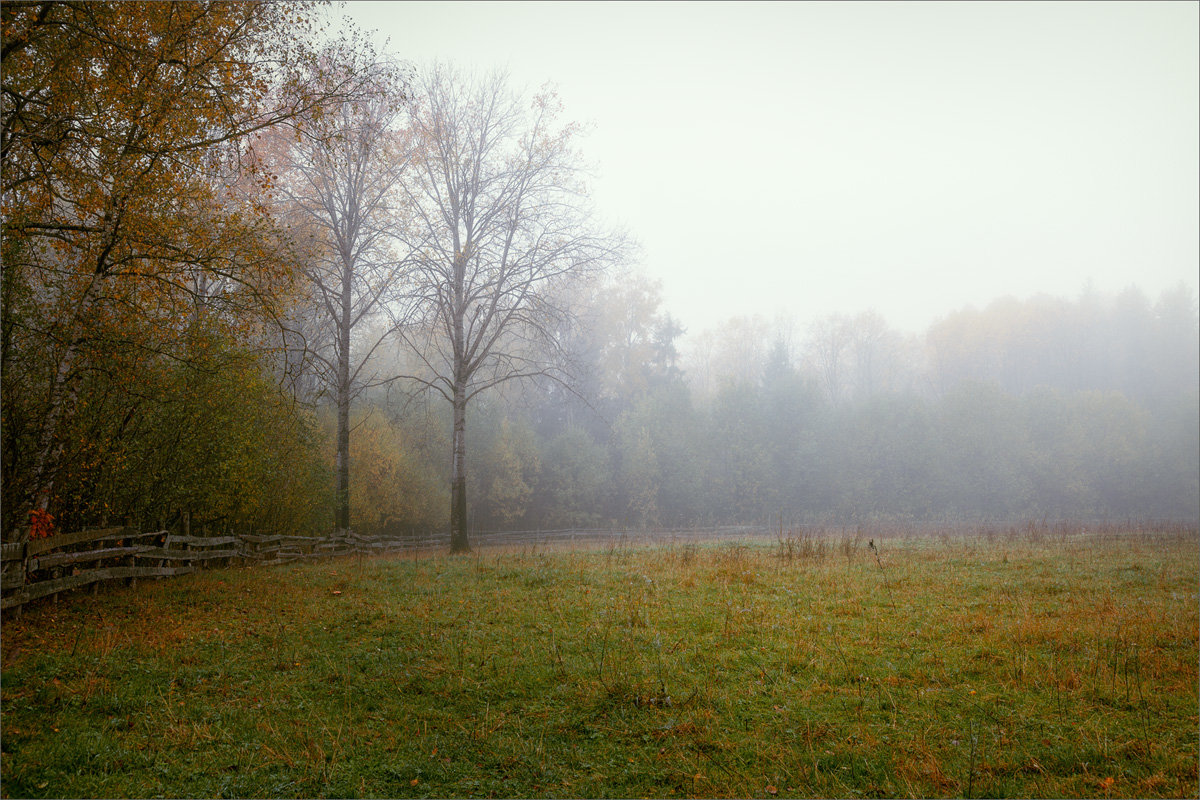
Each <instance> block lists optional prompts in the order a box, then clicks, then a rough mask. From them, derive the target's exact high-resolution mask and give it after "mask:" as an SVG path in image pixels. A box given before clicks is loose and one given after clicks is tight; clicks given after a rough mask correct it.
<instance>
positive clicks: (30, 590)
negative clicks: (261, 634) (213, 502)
mask: <svg viewBox="0 0 1200 800" xmlns="http://www.w3.org/2000/svg"><path fill="white" fill-rule="evenodd" d="M423 545H424V546H432V545H433V542H429V543H428V544H426V543H425V538H409V539H379V538H376V537H371V536H360V535H358V534H356V533H354V532H353V531H338V532H336V533H334V534H332V535H330V536H328V537H324V538H320V537H309V536H252V535H238V536H188V535H180V534H177V533H172V532H170V531H151V532H148V533H142V532H139V531H136V530H134V529H131V528H102V529H98V530H87V531H79V532H77V533H66V534H58V535H56V536H51V537H49V538H47V539H32V540H30V541H27V542H20V543H5V544H3V545H0V609H15V610H17V611H18V612H19V610H20V608H21V606H23V605H24V604H26V603H28V602H30V601H32V600H38V599H40V598H43V597H54V596H55V595H58V594H59V593H61V592H67V591H72V590H76V589H82V588H85V587H90V588H91V590H92V592H93V593H94V592H95V591H96V590H97V589H98V588H99V586H100V584H102V583H105V582H109V581H124V582H126V583H129V584H136V582H137V581H138V579H139V578H155V579H157V578H168V577H173V576H176V575H186V574H187V573H189V572H193V571H195V570H197V569H204V568H206V567H212V566H228V565H231V564H244V563H253V564H260V565H264V566H266V565H269V564H283V563H286V562H288V561H294V560H298V559H315V558H326V557H329V556H341V555H352V554H355V553H360V554H375V553H383V552H388V551H397V550H404V549H410V548H413V547H420V546H423Z"/></svg>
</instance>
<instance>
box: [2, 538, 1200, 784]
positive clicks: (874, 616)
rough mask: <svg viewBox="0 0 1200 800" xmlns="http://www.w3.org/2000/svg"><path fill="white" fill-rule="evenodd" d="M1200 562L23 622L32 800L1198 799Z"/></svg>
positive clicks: (60, 613)
mask: <svg viewBox="0 0 1200 800" xmlns="http://www.w3.org/2000/svg"><path fill="white" fill-rule="evenodd" d="M1198 567H1200V550H1198V546H1197V541H1196V539H1195V537H1194V536H1191V537H1180V536H1152V535H1151V536H1147V535H1144V534H1142V535H1136V536H1134V535H1131V536H1128V537H1121V536H1111V535H1108V536H1090V537H1089V536H1082V537H1064V538H1043V537H1038V536H1030V537H1020V538H993V539H990V540H989V539H983V538H976V539H944V540H931V539H914V540H886V541H884V542H882V546H881V549H880V552H879V554H878V557H877V556H876V554H875V553H873V552H872V551H871V550H869V549H868V548H867V546H866V543H865V542H863V541H862V540H859V541H850V540H845V539H843V540H828V541H827V540H813V539H801V540H791V541H789V542H787V543H782V544H776V545H770V546H766V545H762V544H759V545H739V544H721V545H676V546H671V547H661V548H653V549H639V548H631V547H623V548H610V549H606V550H593V551H587V552H570V553H568V552H563V553H553V552H552V553H539V552H525V553H500V552H485V553H481V554H476V555H473V556H469V557H462V558H453V559H452V558H449V557H440V556H435V557H427V558H421V559H418V560H411V559H410V560H405V559H394V560H384V559H379V560H365V561H360V560H355V559H348V560H345V561H340V562H332V563H322V564H308V565H296V566H289V567H281V568H275V569H271V570H251V569H231V570H221V571H213V572H207V573H201V574H197V575H194V576H188V577H185V578H181V579H177V580H173V581H162V582H159V583H151V584H146V585H142V586H138V587H137V588H136V589H133V590H114V591H111V592H109V593H107V594H102V595H101V596H100V597H98V598H86V597H76V598H67V599H64V600H63V601H62V602H61V603H60V605H58V606H50V605H43V606H41V607H39V608H33V609H31V610H30V611H28V612H27V613H26V614H25V615H24V616H23V617H22V618H20V619H18V620H10V619H5V620H4V625H3V676H2V688H0V700H2V711H3V716H2V726H3V729H2V734H3V738H2V743H3V752H2V756H3V758H2V761H0V764H2V771H0V789H2V791H3V794H4V795H5V796H35V797H39V796H155V795H166V796H241V797H260V796H271V797H293V796H306V797H318V796H332V797H354V796H388V797H406V796H522V797H541V796H546V797H563V796H571V797H579V796H582V797H602V796H607V797H629V796H641V795H644V796H651V797H655V796H669V797H678V796H691V795H699V796H738V797H770V796H775V795H778V796H839V797H841V796H879V797H893V796H964V795H973V796H990V797H999V796H1012V795H1024V796H1083V797H1129V796H1139V797H1143V796H1144V797H1149V796H1193V797H1194V796H1196V795H1197V792H1198V788H1200V787H1198V779H1197V760H1198V757H1200V752H1198V750H1200V747H1198V736H1197V729H1198V726H1200V719H1198V698H1197V680H1198V674H1197V659H1198V652H1200V645H1198V627H1200V621H1198V600H1197V597H1198V589H1200V586H1198V582H1200V578H1198V576H1197V572H1198Z"/></svg>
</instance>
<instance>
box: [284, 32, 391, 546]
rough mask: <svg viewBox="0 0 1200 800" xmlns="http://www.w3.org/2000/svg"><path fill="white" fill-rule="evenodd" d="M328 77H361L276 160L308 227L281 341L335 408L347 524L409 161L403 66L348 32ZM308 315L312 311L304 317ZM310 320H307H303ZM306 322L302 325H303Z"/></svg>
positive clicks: (291, 208) (289, 199)
mask: <svg viewBox="0 0 1200 800" xmlns="http://www.w3.org/2000/svg"><path fill="white" fill-rule="evenodd" d="M328 55H329V57H330V60H331V61H332V60H333V59H334V58H336V57H338V56H339V55H340V56H341V57H342V58H343V59H345V60H344V62H343V63H340V64H336V63H331V64H329V65H328V66H327V68H326V69H327V72H328V73H329V75H328V79H329V80H331V81H332V82H333V83H337V82H339V81H340V80H342V79H343V76H348V75H352V74H356V75H359V76H362V78H363V81H364V84H365V85H364V87H363V89H362V90H361V92H360V93H359V95H358V96H357V97H355V98H352V99H350V100H347V101H346V102H343V103H341V104H340V105H338V106H337V107H336V108H334V109H332V110H327V111H325V113H323V114H321V115H320V116H318V117H317V118H316V119H315V120H314V121H312V122H311V123H309V124H307V125H306V126H304V127H303V128H301V129H300V132H299V135H298V136H297V138H296V139H295V140H294V142H292V144H291V146H290V147H288V148H287V152H286V155H284V157H283V159H282V160H283V164H282V165H281V168H282V172H281V176H280V177H281V181H280V191H281V195H282V196H283V197H284V198H285V200H286V208H287V211H288V217H289V218H290V219H291V220H293V221H294V222H296V223H297V227H298V228H299V229H301V230H305V231H307V232H308V236H309V242H308V244H309V247H308V251H309V254H310V256H309V258H308V260H307V263H306V265H305V266H304V267H303V268H302V272H303V275H304V278H305V279H306V280H307V282H308V284H309V286H310V292H311V295H310V301H311V306H312V307H311V311H312V312H313V313H312V315H311V317H310V319H308V320H305V319H304V318H303V316H297V317H296V318H295V319H294V322H296V323H304V322H309V323H310V324H309V325H308V326H304V325H302V324H295V325H293V326H292V327H291V328H290V330H289V331H288V333H291V334H295V335H294V336H292V337H288V336H287V335H285V337H284V338H285V341H289V342H291V343H292V346H293V348H294V347H295V346H296V345H295V342H296V341H297V340H298V341H299V342H300V346H301V347H302V348H303V352H304V354H305V356H306V357H307V358H308V360H309V361H310V362H311V363H312V364H313V365H314V366H315V370H316V373H317V375H318V377H319V378H320V384H321V385H322V386H323V387H324V389H325V391H327V392H328V394H329V395H331V396H332V399H333V402H334V405H335V406H336V409H337V489H336V503H337V508H336V512H335V514H336V518H337V519H336V524H337V527H339V528H342V529H345V528H349V527H350V406H351V403H352V401H353V400H354V398H355V397H356V396H357V395H358V394H359V393H360V392H362V391H363V390H364V389H367V388H370V386H372V385H373V384H374V383H376V379H377V377H378V376H377V375H376V374H375V373H374V372H373V368H372V365H373V364H374V363H375V362H374V359H373V356H374V355H375V354H376V352H377V351H378V350H379V348H380V346H381V345H382V344H383V342H384V341H385V340H386V339H387V337H388V335H389V334H390V332H391V330H392V326H390V325H387V324H383V325H379V324H377V323H378V321H379V320H380V319H381V318H383V317H385V316H386V315H385V314H384V311H385V308H386V306H387V304H388V303H389V301H392V300H395V299H396V292H397V291H398V289H399V285H400V281H401V279H402V277H403V274H404V272H403V269H404V257H403V254H402V248H400V247H398V243H399V241H400V240H399V238H398V237H397V236H395V235H394V230H393V226H394V223H395V220H396V219H397V217H398V216H399V210H398V205H399V203H400V201H401V195H400V193H399V191H398V187H399V182H400V178H401V176H402V175H403V173H404V170H405V167H406V166H407V164H408V158H409V154H408V146H407V143H406V136H405V132H404V130H403V128H402V124H401V121H402V118H403V115H404V102H405V92H406V89H405V78H404V72H403V70H402V69H401V68H399V67H398V66H396V65H389V64H385V63H382V62H378V61H376V59H375V57H374V55H373V53H372V51H371V50H370V48H369V46H368V45H367V44H366V43H365V42H363V41H361V40H360V39H357V38H352V39H351V42H350V45H349V46H346V47H342V48H338V49H337V50H336V51H334V52H331V53H329V54H328ZM312 317H315V319H313V318H312ZM311 323H315V324H311ZM305 327H307V330H305Z"/></svg>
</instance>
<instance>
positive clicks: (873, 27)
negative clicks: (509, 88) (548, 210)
mask: <svg viewBox="0 0 1200 800" xmlns="http://www.w3.org/2000/svg"><path fill="white" fill-rule="evenodd" d="M1198 8H1200V6H1198V4H1197V3H1194V2H1166V3H1153V2H1131V3H1115V2H1099V3H1089V2H1069V3H1062V4H1057V3H1050V2H1030V3H1016V2H1003V3H996V4H992V3H982V2H961V3H949V2H934V3H899V2H868V3H850V2H829V3H816V2H801V3H777V2H770V3H762V4H756V3H745V2H742V3H709V2H705V3H699V2H696V3H690V2H670V3H662V4H658V3H621V2H611V1H609V2H601V3H583V2H570V3H566V2H563V3H553V2H539V3H500V2H484V3H464V2H454V3H420V2H403V3H383V2H374V3H373V2H351V3H348V4H347V6H346V9H345V10H346V11H347V12H348V13H349V14H350V15H351V16H352V17H353V18H354V19H355V20H356V21H357V22H358V23H359V24H360V25H361V26H363V27H365V28H368V29H375V30H378V31H379V32H380V34H381V35H382V36H383V37H386V38H388V39H389V40H390V44H389V45H388V49H389V50H390V52H392V53H393V54H395V55H397V56H399V57H401V58H405V59H410V60H412V61H414V62H415V63H417V64H418V65H421V64H427V63H429V62H431V61H432V60H433V59H443V60H447V61H450V62H453V63H455V64H457V65H459V66H462V67H466V68H479V69H483V70H488V69H492V68H495V67H501V68H507V69H508V71H509V73H510V76H511V80H512V84H513V86H514V88H518V89H519V88H528V89H529V90H530V91H532V90H534V89H536V88H538V87H539V86H541V85H542V84H543V83H545V82H547V81H549V82H551V83H553V84H555V86H556V87H557V89H558V92H559V94H560V96H561V98H562V100H563V103H564V107H565V116H566V117H567V118H569V119H573V120H577V121H581V122H588V123H591V124H592V126H593V127H592V132H591V133H590V134H589V135H588V137H587V138H586V139H585V140H584V142H583V149H584V152H585V155H586V156H587V157H588V159H589V160H590V161H591V162H592V163H593V164H594V165H595V167H596V178H595V179H594V181H593V183H592V186H593V190H592V196H593V199H594V200H595V203H596V207H597V210H598V212H599V214H600V215H601V216H602V217H603V218H605V219H607V220H609V221H610V222H611V223H613V224H617V225H621V226H623V227H625V228H626V229H627V230H628V231H629V232H630V233H631V234H632V235H633V236H634V237H635V238H636V239H638V240H639V241H640V243H641V245H642V255H641V259H640V260H641V266H642V269H643V270H644V271H645V272H646V273H648V274H649V275H651V276H653V277H655V278H658V279H661V281H662V283H663V288H664V296H665V297H666V302H667V306H668V309H669V310H670V311H671V313H673V314H674V315H675V316H676V317H677V318H679V319H680V320H681V321H682V322H683V323H684V325H685V326H686V327H687V328H688V329H689V331H690V332H693V333H698V332H700V331H701V330H702V329H704V328H706V327H710V326H712V325H714V324H716V323H718V322H720V321H722V320H724V319H726V318H728V317H731V316H736V315H749V314H755V313H758V314H762V315H764V316H766V317H767V318H772V317H774V316H775V315H776V314H778V313H781V312H782V313H787V314H791V315H793V316H794V317H795V318H796V320H797V321H798V322H799V323H800V324H803V323H805V322H807V321H810V320H812V319H814V318H818V317H823V316H827V315H829V314H833V313H856V312H859V311H864V310H867V309H875V310H878V311H879V312H880V313H882V314H883V315H884V317H886V318H887V320H888V321H889V322H890V323H891V324H892V325H894V326H896V327H898V328H901V329H902V330H908V331H913V332H918V331H920V330H921V329H923V328H924V327H925V326H926V325H927V324H929V323H930V322H932V321H933V320H934V319H936V318H937V317H940V316H943V315H945V314H946V313H948V312H950V311H952V310H956V309H958V308H961V307H963V306H965V305H968V304H972V305H975V306H977V307H980V306H983V305H986V304H987V303H988V302H989V301H991V300H993V299H995V298H997V297H1000V296H1003V295H1008V294H1012V295H1016V296H1018V297H1027V296H1030V295H1032V294H1036V293H1039V292H1046V293H1050V294H1054V295H1061V296H1067V297H1075V296H1077V295H1078V294H1079V293H1080V291H1081V290H1082V289H1083V287H1084V286H1085V284H1087V283H1088V282H1089V281H1090V282H1091V285H1092V286H1094V288H1095V289H1097V290H1099V291H1103V292H1117V291H1120V290H1121V289H1122V288H1124V287H1126V286H1128V285H1130V284H1136V285H1138V286H1140V287H1141V288H1143V289H1144V290H1145V291H1147V292H1148V293H1150V294H1151V295H1157V294H1158V293H1159V292H1160V291H1161V290H1163V289H1165V288H1168V287H1173V286H1176V285H1178V284H1179V283H1180V282H1183V283H1185V284H1186V285H1188V286H1189V287H1191V288H1192V290H1193V292H1195V291H1197V284H1198V277H1197V273H1198V270H1200V244H1198V243H1200V177H1198V176H1200V80H1198V76H1200V53H1198V45H1197V42H1198V33H1197V31H1198V30H1200V18H1198Z"/></svg>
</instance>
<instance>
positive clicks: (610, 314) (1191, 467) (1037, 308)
mask: <svg viewBox="0 0 1200 800" xmlns="http://www.w3.org/2000/svg"><path fill="white" fill-rule="evenodd" d="M594 302H595V306H596V313H595V317H594V319H593V321H592V324H590V325H589V326H588V328H587V330H586V331H580V332H579V336H578V340H577V342H576V344H577V351H578V352H579V353H580V358H581V363H580V365H579V367H580V368H579V371H578V374H580V375H581V376H583V380H582V381H581V382H580V383H579V384H578V385H577V386H576V387H574V389H575V390H576V391H577V392H578V394H576V393H573V392H572V391H568V390H566V389H564V388H563V387H561V386H557V385H554V384H542V385H540V386H537V387H532V388H527V389H526V390H525V391H523V392H521V393H510V394H509V395H505V396H496V397H493V398H492V399H491V400H490V401H489V402H487V403H486V404H485V405H482V406H481V407H480V408H479V409H478V410H477V412H476V414H475V416H474V417H473V418H472V427H473V428H474V429H475V430H478V431H479V434H478V437H477V440H476V443H475V444H476V447H477V450H476V452H477V458H476V461H475V469H474V471H473V472H472V474H471V483H472V490H471V496H472V497H474V498H475V503H474V510H473V513H472V524H473V525H474V526H475V527H477V528H480V529H505V528H507V529H512V528H527V529H533V528H548V529H551V528H564V527H591V526H600V527H608V526H631V527H642V526H648V527H654V526H689V525H714V524H735V523H737V524H740V523H750V522H769V521H774V522H777V521H778V520H779V519H780V517H781V515H782V518H783V519H784V521H785V522H787V523H796V524H799V523H803V522H838V523H851V522H855V521H858V522H867V521H872V520H876V521H884V520H886V521H893V522H920V521H930V522H937V521H966V520H1022V519H1030V518H1044V517H1045V518H1051V519H1077V520H1078V519H1082V520H1123V519H1171V520H1186V521H1195V520H1196V519H1197V517H1198V503H1200V499H1198V498H1200V456H1198V453H1200V431H1198V410H1197V409H1198V402H1200V401H1198V399H1197V376H1196V371H1197V363H1198V359H1197V353H1196V349H1197V341H1198V336H1197V317H1196V307H1195V302H1194V299H1192V298H1191V296H1190V293H1189V292H1188V291H1187V290H1186V289H1182V288H1181V289H1178V290H1174V291H1171V292H1166V293H1164V294H1163V295H1162V296H1161V297H1160V298H1158V300H1157V301H1151V300H1150V299H1149V298H1147V297H1146V296H1145V295H1144V294H1143V293H1142V292H1140V291H1139V290H1137V289H1129V290H1127V291H1126V292H1124V293H1122V294H1121V295H1120V296H1117V297H1102V296H1099V295H1097V294H1094V293H1085V294H1084V295H1083V296H1081V297H1080V298H1079V299H1078V300H1074V301H1071V300H1065V299H1051V298H1046V297H1035V298H1032V299H1029V300H1025V301H1018V300H1012V299H1005V300H1001V301H997V302H996V303H994V304H992V305H991V306H989V307H988V308H986V309H983V310H981V311H977V310H964V311H960V312H956V313H954V314H952V315H950V316H948V317H946V318H945V319H943V320H941V321H939V322H938V323H936V324H934V325H933V326H931V327H930V329H929V330H928V331H926V333H925V334H924V335H923V336H912V337H905V336H902V335H901V334H899V333H898V332H896V331H894V330H891V329H889V328H888V327H887V326H886V324H884V323H883V322H882V320H881V319H880V318H879V317H878V315H875V314H871V313H868V314H863V315H860V316H857V317H830V318H826V319H823V320H818V321H816V322H814V323H811V324H809V325H806V326H803V329H802V332H801V333H799V334H798V335H797V332H796V328H797V327H799V326H796V325H794V324H790V323H789V322H787V321H775V322H773V323H768V322H765V321H763V320H745V319H741V320H733V321H731V322H730V323H728V324H727V325H725V326H723V328H721V329H717V330H715V331H712V332H708V333H706V334H705V335H702V336H699V337H694V341H698V342H699V344H698V345H696V346H694V347H693V349H692V351H691V352H690V353H689V354H688V355H686V356H681V355H680V353H679V352H678V351H677V346H678V345H679V343H680V340H681V331H680V329H679V327H678V325H676V324H675V323H674V322H673V321H672V320H671V318H670V316H669V315H668V314H667V313H665V311H664V310H663V309H662V308H661V306H660V304H659V300H658V295H657V291H656V289H655V287H654V286H653V285H652V284H649V283H647V282H645V281H637V280H630V279H626V280H623V281H621V282H620V283H619V284H615V285H612V286H609V287H607V288H606V290H605V291H604V292H602V293H601V294H600V295H598V296H597V297H596V298H594ZM835 329H837V330H839V335H840V339H839V340H840V341H842V342H843V343H844V346H843V347H842V348H841V350H840V352H838V353H836V357H837V369H836V370H835V369H832V368H831V364H830V361H831V359H832V358H833V355H834V350H833V348H831V346H830V338H831V337H830V331H831V330H835ZM1101 332H1102V333H1103V338H1100V339H1099V341H1100V342H1102V343H1103V345H1104V347H1103V349H1098V346H1097V344H1096V341H1097V336H1098V334H1099V333H1101ZM951 347H953V349H952V351H951V352H952V353H953V355H954V359H953V360H952V359H949V358H947V357H946V353H947V350H948V349H949V348H951ZM1131 351H1133V352H1137V353H1138V357H1136V358H1134V357H1131V356H1129V355H1128V354H1129V353H1130V352H1131ZM1087 355H1090V358H1088V357H1085V356H1087ZM1020 363H1025V364H1027V365H1028V366H1027V372H1022V371H1021V370H1019V369H1017V365H1018V364H1020ZM954 370H958V372H955V371H954ZM389 409H391V410H390V411H389ZM370 413H371V415H372V416H371V419H372V420H373V422H369V423H364V424H367V425H369V426H370V428H371V430H372V431H373V433H372V434H371V435H372V437H378V436H380V435H382V433H383V432H384V431H387V432H388V433H387V436H390V437H392V439H391V441H393V442H394V443H396V445H395V446H396V450H395V452H396V453H397V454H400V453H405V454H407V456H406V457H407V459H408V460H406V461H404V462H403V470H401V469H400V462H399V461H398V460H397V462H396V465H397V466H396V468H395V469H394V470H392V471H394V472H399V471H404V472H406V473H407V474H408V475H409V478H408V479H407V481H406V482H404V486H405V490H404V492H402V493H401V494H398V495H397V501H396V505H395V506H394V507H393V508H389V509H384V508H382V507H381V506H379V505H377V504H376V505H373V506H372V511H371V512H370V513H366V512H367V509H366V508H363V511H364V513H365V515H364V516H363V517H362V518H361V521H360V524H362V525H385V526H387V525H391V526H393V527H395V528H397V529H403V527H404V526H405V525H415V526H418V527H419V526H425V525H429V526H435V525H438V524H440V522H441V520H442V508H441V505H440V504H439V502H438V501H432V500H433V498H434V497H436V496H437V488H436V487H438V485H439V481H438V480H437V477H436V476H437V475H438V474H439V473H440V472H442V471H444V466H443V465H442V461H441V460H440V459H439V458H438V455H439V454H440V453H441V452H442V449H441V447H440V446H432V447H430V446H429V444H428V442H429V441H430V438H431V437H433V438H436V435H437V434H436V432H437V431H440V430H442V429H443V428H444V424H443V422H442V421H440V420H435V419H431V418H429V417H428V416H427V412H426V411H424V410H422V411H420V412H418V413H414V412H413V411H412V409H411V407H410V408H409V410H408V412H407V413H404V412H402V411H401V406H400V405H398V404H391V405H389V404H388V402H387V401H386V400H385V399H384V398H379V399H378V401H377V405H375V406H374V407H373V411H372V412H370ZM389 414H390V415H391V417H390V419H391V422H390V423H389V422H388V419H389ZM401 440H404V441H407V442H409V443H410V444H409V446H408V447H407V448H404V447H402V446H401V445H400V444H399V442H400V441H401ZM367 446H368V445H367V444H366V442H365V441H364V443H363V447H364V448H366V447H367ZM426 455H429V456H433V458H431V459H427V458H426ZM366 457H367V453H366V451H365V450H364V451H363V458H366ZM396 457H397V458H399V455H397V456H396ZM418 476H424V478H420V477H418ZM422 486H423V487H426V488H422ZM370 491H371V489H370V481H369V480H367V479H365V478H364V482H363V483H362V484H359V488H358V492H360V493H361V496H362V497H364V498H365V497H366V496H367V494H368V493H369V492H370ZM429 492H432V494H430V493H429ZM401 496H404V497H408V498H416V497H422V498H429V499H430V500H431V502H423V503H421V504H413V503H411V502H410V504H409V506H408V508H410V509H412V510H416V509H417V506H418V505H419V506H420V508H423V509H424V512H423V513H421V512H418V513H417V515H416V516H412V515H411V512H406V511H404V510H403V509H402V508H401V503H400V502H399V498H400V497H401ZM356 502H360V501H356ZM372 514H374V516H372Z"/></svg>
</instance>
